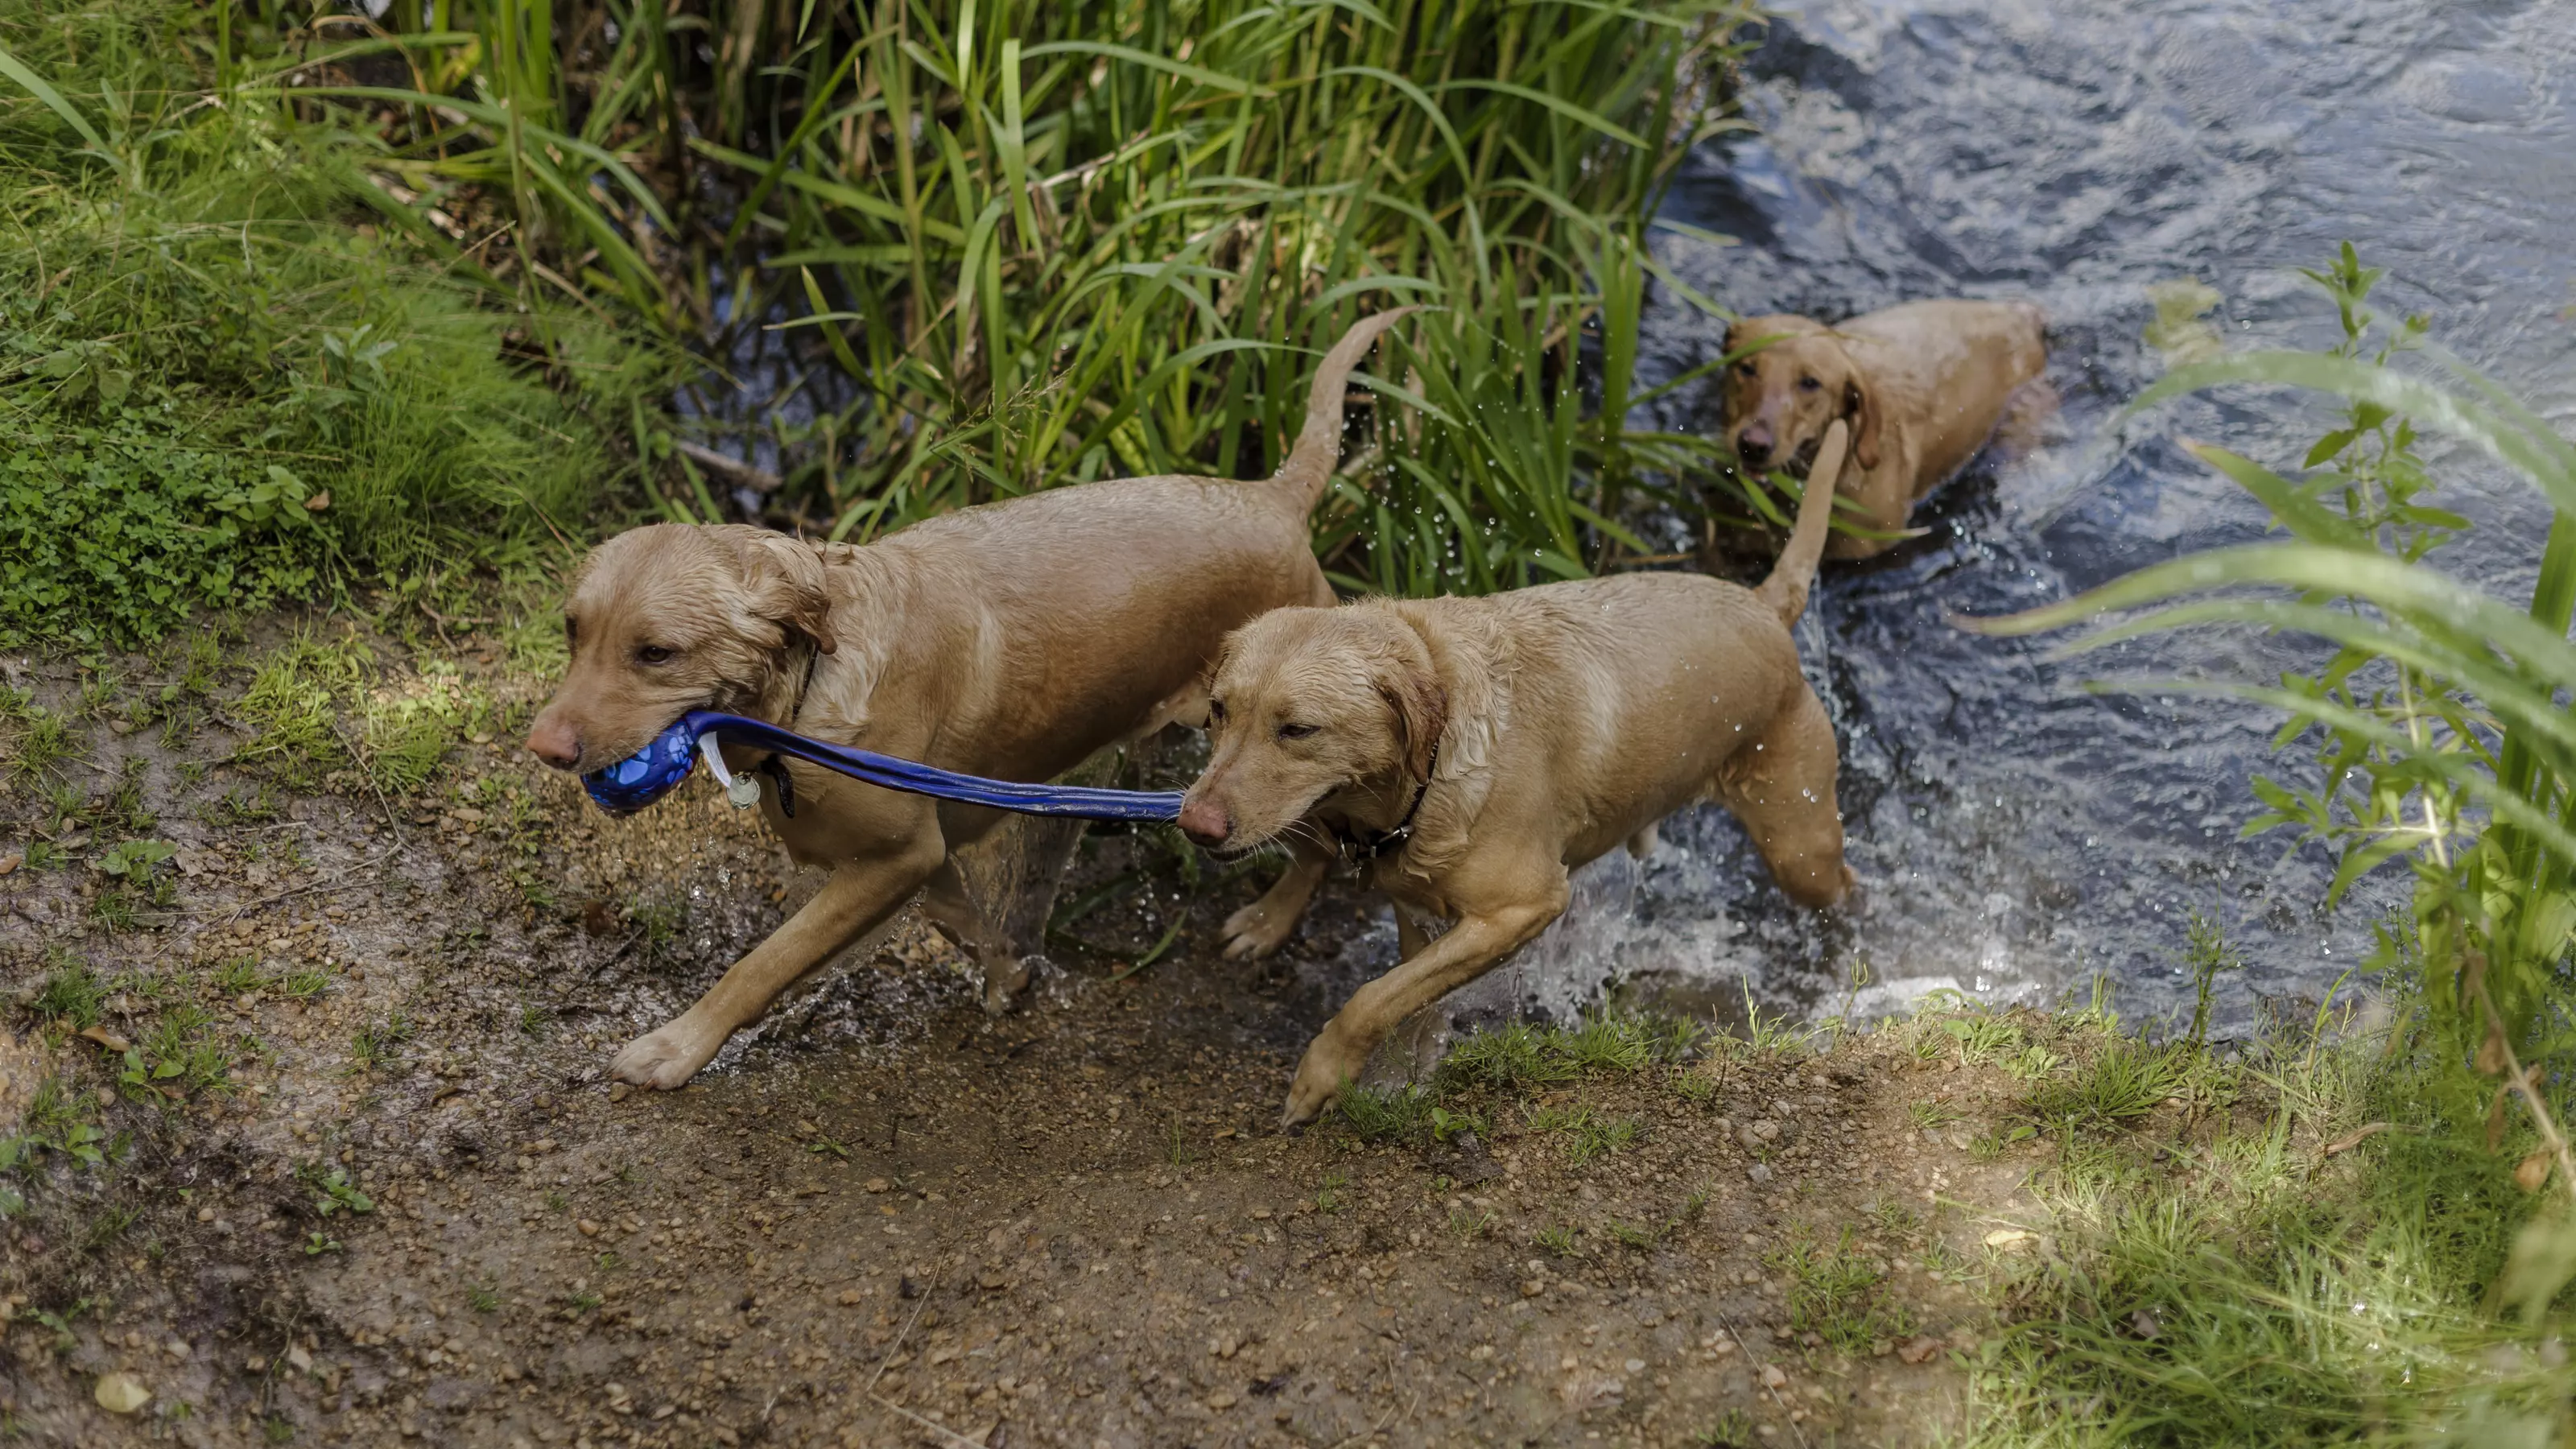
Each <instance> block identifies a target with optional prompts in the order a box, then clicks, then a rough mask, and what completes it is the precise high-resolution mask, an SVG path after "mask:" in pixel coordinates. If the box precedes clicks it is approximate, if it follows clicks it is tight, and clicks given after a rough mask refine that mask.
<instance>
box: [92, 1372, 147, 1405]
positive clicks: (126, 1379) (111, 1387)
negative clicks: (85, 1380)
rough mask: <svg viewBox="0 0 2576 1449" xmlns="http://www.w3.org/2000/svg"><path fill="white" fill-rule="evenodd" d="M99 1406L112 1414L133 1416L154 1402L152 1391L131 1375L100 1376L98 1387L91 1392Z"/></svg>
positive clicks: (113, 1374)
mask: <svg viewBox="0 0 2576 1449" xmlns="http://www.w3.org/2000/svg"><path fill="white" fill-rule="evenodd" d="M90 1396H91V1397H92V1398H95V1399H97V1400H98V1406H99V1407H100V1408H102V1409H105V1410H107V1411H108V1412H109V1413H111V1414H131V1413H133V1412H134V1411H135V1410H137V1409H140V1408H142V1407H143V1406H144V1405H145V1404H148V1403H150V1402H152V1391H151V1390H150V1389H147V1388H145V1387H144V1386H143V1381H142V1380H141V1379H138V1378H136V1377H135V1376H134V1375H132V1374H129V1373H112V1374H100V1375H99V1376H98V1386H97V1387H96V1388H95V1389H92V1390H91V1391H90Z"/></svg>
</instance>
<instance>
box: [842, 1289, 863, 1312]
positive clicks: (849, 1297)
mask: <svg viewBox="0 0 2576 1449" xmlns="http://www.w3.org/2000/svg"><path fill="white" fill-rule="evenodd" d="M866 1299H867V1295H865V1294H863V1293H861V1292H860V1291H859V1290H858V1289H856V1288H844V1289H842V1290H841V1306H842V1307H843V1308H856V1307H858V1306H859V1305H860V1304H861V1303H863V1302H865V1301H866Z"/></svg>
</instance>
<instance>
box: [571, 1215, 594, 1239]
mask: <svg viewBox="0 0 2576 1449" xmlns="http://www.w3.org/2000/svg"><path fill="white" fill-rule="evenodd" d="M573 1226H574V1227H576V1228H579V1229H581V1235H582V1236H583V1237H585V1238H595V1237H598V1236H599V1224H597V1223H595V1222H592V1221H591V1220H590V1219H588V1218H583V1219H581V1220H580V1221H578V1222H576V1223H574V1224H573Z"/></svg>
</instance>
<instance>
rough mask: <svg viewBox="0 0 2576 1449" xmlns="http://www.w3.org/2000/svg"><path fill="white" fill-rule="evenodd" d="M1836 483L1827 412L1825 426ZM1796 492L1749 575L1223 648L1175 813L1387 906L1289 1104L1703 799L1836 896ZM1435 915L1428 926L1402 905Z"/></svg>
mask: <svg viewBox="0 0 2576 1449" xmlns="http://www.w3.org/2000/svg"><path fill="white" fill-rule="evenodd" d="M1825 432H1826V436H1825V438H1824V441H1823V446H1822V448H1821V449H1820V450H1819V452H1818V455H1817V458H1816V466H1815V475H1814V476H1815V477H1817V478H1819V479H1827V480H1830V479H1833V478H1835V477H1837V476H1838V475H1839V474H1840V472H1841V470H1842V466H1843V461H1844V457H1845V453H1846V450H1847V449H1848V446H1849V431H1848V427H1847V425H1845V424H1843V423H1841V422H1839V421H1836V422H1834V423H1833V424H1832V425H1831V426H1830V427H1828V428H1827V429H1826V430H1825ZM1832 497H1833V489H1832V487H1831V486H1830V484H1827V485H1826V486H1822V487H1810V488H1808V489H1807V496H1806V498H1805V500H1804V501H1803V502H1802V503H1801V505H1800V507H1799V510H1798V521H1797V526H1796V528H1795V530H1794V531H1793V533H1792V534H1791V536H1790V540H1789V545H1788V547H1787V548H1786V549H1784V550H1783V551H1782V553H1781V556H1780V559H1779V562H1778V563H1777V564H1776V565H1775V566H1774V567H1773V569H1772V572H1771V576H1770V578H1769V579H1767V580H1765V581H1764V582H1763V584H1762V586H1761V587H1760V588H1758V589H1747V588H1744V587H1741V586H1740V585H1736V584H1731V583H1726V582H1723V581H1721V580H1718V579H1713V578H1708V577H1705V576H1702V575H1697V574H1674V573H1655V574H1629V575H1626V576H1624V577H1618V578H1605V579H1589V580H1583V581H1580V582H1575V583H1563V584H1548V585H1545V586H1542V587H1539V588H1531V589H1521V590H1518V591H1516V592H1513V593H1506V594H1496V595H1493V596H1491V597H1489V598H1481V599H1426V600H1419V601H1390V600H1383V599H1377V600H1368V601H1364V602H1361V603H1356V604H1350V605H1346V606H1343V607H1340V608H1330V609H1326V608H1294V609H1281V610H1279V611H1278V612H1276V613H1271V614H1265V615H1263V616H1262V617H1260V618H1259V619H1256V620H1254V621H1253V622H1252V623H1250V624H1248V625H1246V626H1244V628H1242V629H1241V630H1239V631H1237V632H1236V634H1235V635H1234V637H1232V638H1231V639H1229V640H1227V641H1226V645H1225V652H1224V655H1223V656H1222V658H1221V659H1220V661H1219V663H1218V665H1217V672H1216V682H1215V685H1214V687H1213V688H1212V689H1211V691H1210V700H1209V716H1208V717H1209V722H1210V728H1211V729H1213V730H1214V731H1215V744H1214V750H1213V753H1212V754H1211V756H1210V758H1209V761H1208V766H1207V769H1206V771H1205V772H1204V773H1203V774H1201V775H1200V776H1199V778H1198V780H1197V782H1196V783H1195V784H1193V785H1192V786H1191V787H1190V791H1189V794H1188V797H1187V799H1186V801H1185V803H1184V805H1183V808H1182V812H1181V828H1182V829H1183V830H1184V831H1186V832H1188V834H1189V835H1190V837H1191V838H1192V839H1193V840H1195V841H1197V842H1198V843H1200V844H1201V845H1204V846H1207V847H1209V848H1210V849H1212V850H1215V851H1217V852H1219V853H1220V854H1225V855H1242V854H1244V853H1247V852H1249V851H1251V850H1254V849H1257V848H1259V847H1261V846H1263V845H1266V844H1270V843H1272V842H1275V841H1295V842H1297V844H1298V846H1299V848H1300V850H1301V852H1303V853H1305V854H1315V853H1323V852H1328V851H1330V850H1333V849H1335V848H1339V849H1346V850H1349V851H1350V852H1352V853H1353V854H1355V855H1356V856H1358V857H1359V858H1360V859H1361V861H1362V862H1363V863H1364V865H1365V868H1366V870H1367V871H1368V874H1369V881H1370V884H1372V885H1374V886H1376V887H1377V888H1378V889H1380V890H1383V891H1385V892H1386V893H1387V894H1388V895H1389V896H1390V897H1392V898H1393V899H1394V900H1395V902H1396V904H1397V921H1398V930H1399V934H1400V935H1401V936H1402V938H1403V951H1404V957H1405V959H1404V961H1403V963H1402V964H1401V965H1399V966H1397V967H1396V968H1395V969H1394V970H1393V971H1390V972H1388V973H1387V974H1386V975H1385V976H1382V977H1380V978H1378V979H1377V980H1375V981H1372V982H1370V983H1369V984H1368V985H1366V986H1364V987H1362V988H1361V989H1360V990H1359V992H1358V993H1357V994H1355V995H1353V996H1352V998H1351V999H1350V1001H1349V1002H1348V1003H1347V1004H1346V1005H1344V1006H1343V1007H1342V1009H1341V1011H1340V1012H1339V1013H1338V1014H1337V1015H1335V1016H1334V1017H1333V1019H1332V1021H1331V1022H1330V1023H1329V1024H1327V1025H1326V1026H1325V1028H1324V1030H1323V1033H1322V1035H1320V1036H1318V1037H1317V1038H1316V1039H1315V1040H1314V1042H1313V1043H1312V1044H1311V1045H1309V1046H1308V1047H1307V1049H1306V1056H1305V1060H1304V1061H1303V1062H1302V1063H1300V1064H1299V1066H1298V1068H1297V1076H1296V1080H1295V1082H1294V1084H1293V1085H1292V1086H1291V1087H1290V1089H1289V1093H1288V1105H1287V1111H1286V1116H1285V1120H1286V1121H1287V1122H1288V1123H1289V1124H1291V1125H1294V1124H1297V1123H1302V1122H1307V1121H1311V1120H1313V1118H1314V1117H1315V1116H1316V1114H1317V1113H1319V1112H1321V1111H1322V1110H1323V1109H1324V1107H1325V1105H1326V1104H1327V1103H1329V1102H1330V1101H1331V1100H1332V1099H1333V1095H1334V1093H1336V1092H1337V1091H1339V1090H1340V1089H1341V1087H1342V1085H1343V1084H1344V1083H1345V1082H1348V1081H1350V1080H1351V1079H1352V1078H1353V1077H1354V1076H1356V1075H1357V1074H1358V1073H1359V1071H1360V1069H1361V1067H1362V1066H1364V1065H1365V1064H1366V1063H1367V1061H1368V1057H1369V1053H1370V1052H1371V1051H1372V1050H1374V1049H1375V1048H1376V1046H1377V1044H1378V1042H1379V1041H1380V1040H1381V1039H1382V1038H1384V1037H1385V1035H1386V1033H1387V1032H1388V1030H1389V1029H1391V1028H1392V1027H1394V1026H1395V1025H1396V1024H1397V1023H1399V1022H1401V1021H1402V1020H1404V1018H1406V1017H1407V1016H1409V1015H1411V1014H1412V1013H1413V1012H1415V1011H1417V1010H1420V1009H1421V1008H1423V1007H1425V1006H1428V1005H1430V1004H1431V1003H1432V1002H1434V1001H1437V1000H1439V999H1440V997H1442V996H1443V995H1445V994H1447V993H1448V992H1449V991H1451V990H1453V989H1455V988H1457V987H1459V986H1462V985H1464V984H1465V983H1467V982H1468V981H1471V980H1473V979H1475V978H1476V977H1477V976H1479V975H1481V974H1483V973H1484V972H1485V971H1486V970H1487V969H1489V968H1491V967H1492V966H1494V965H1495V964H1496V963H1498V962H1500V961H1501V960H1502V959H1503V957H1504V956H1506V955H1508V954H1509V953H1510V952H1511V951H1513V950H1514V949H1516V948H1517V947H1519V946H1520V945H1522V944H1523V943H1525V942H1527V941H1528V940H1529V939H1530V938H1531V937H1533V936H1535V935H1537V934H1538V933H1539V931H1540V930H1541V929H1543V928H1544V927H1545V926H1546V925H1547V923H1548V922H1550V921H1552V920H1554V919H1555V918H1556V916H1557V914H1558V912H1560V911H1562V910H1563V909H1564V908H1565V902H1566V895H1567V875H1568V873H1569V872H1570V871H1572V870H1574V869H1575V868H1577V867H1580V866H1582V865H1584V864H1585V863H1587V862H1589V861H1591V860H1592V859H1593V858H1594V857H1596V856H1599V855H1601V854H1603V853H1604V852H1606V851H1608V850H1610V849H1611V848H1612V847H1613V846H1616V845H1618V844H1620V843H1621V842H1623V841H1625V842H1627V843H1628V845H1629V848H1630V849H1631V850H1634V851H1636V852H1637V853H1639V854H1641V855H1642V854H1644V853H1645V852H1646V851H1648V850H1650V849H1652V847H1653V843H1654V830H1655V826H1656V823H1657V822H1658V821H1660V820H1662V819H1663V817H1664V816H1666V815H1669V814H1671V813H1672V812H1673V811H1675V810H1678V809H1680V808H1682V807H1683V806H1685V805H1688V804H1690V803H1692V802H1693V801H1697V800H1702V799H1713V800H1716V801H1718V802H1719V803H1721V804H1723V805H1725V806H1726V807H1727V809H1728V810H1730V811H1732V812H1733V813H1734V815H1735V817H1736V818H1737V819H1738V820H1740V821H1742V822H1743V824H1744V827H1745V829H1746V831H1747V832H1748V833H1749V834H1750V835H1751V836H1752V838H1753V843H1754V846H1755V847H1756V848H1757V849H1758V850H1759V851H1760V852H1761V854H1762V858H1763V860H1764V862H1765V863H1766V864H1768V865H1769V866H1770V869H1771V874H1772V878H1773V879H1775V880H1776V881H1778V882H1779V884H1780V886H1781V888H1782V889H1784V890H1786V891H1787V892H1788V893H1789V894H1790V895H1791V896H1792V897H1793V898H1795V899H1796V900H1798V901H1800V902H1802V903H1804V904H1807V905H1811V906H1827V905H1831V904H1834V903H1835V902H1837V901H1839V900H1841V899H1842V898H1843V895H1844V893H1845V892H1846V891H1847V890H1849V889H1850V887H1851V884H1852V873H1851V870H1850V868H1849V867H1848V866H1846V865H1845V864H1844V863H1843V827H1842V817H1841V814H1840V813H1839V812H1838V811H1837V809H1836V807H1835V803H1834V774H1835V769H1836V765H1837V753H1836V750H1835V745H1834V730H1833V722H1832V721H1831V720H1829V719H1828V718H1827V717H1826V715H1825V711H1824V706H1823V705H1822V704H1820V703H1819V702H1818V701H1817V699H1816V696H1815V692H1814V691H1813V690H1811V689H1809V688H1808V687H1807V682H1806V680H1805V679H1804V678H1803V677H1801V676H1800V674H1799V672H1798V650H1797V646H1796V645H1795V644H1794V643H1793V642H1792V641H1791V639H1790V636H1789V626H1790V625H1791V624H1793V623H1794V622H1796V620H1797V618H1798V616H1799V615H1800V614H1801V613H1803V612H1804V611H1805V609H1806V604H1807V589H1808V585H1809V584H1810V582H1812V581H1813V579H1814V577H1815V572H1816V561H1817V559H1818V557H1819V556H1820V555H1821V554H1822V552H1823V549H1824V543H1825V535H1826V531H1827V528H1828V524H1829V515H1830V514H1831V512H1832V507H1833V505H1832ZM1417 915H1419V916H1430V917H1440V918H1444V919H1447V920H1450V921H1453V922H1454V923H1455V924H1453V925H1452V926H1451V927H1450V928H1449V930H1448V931H1447V932H1446V933H1445V934H1443V935H1441V936H1440V937H1439V938H1438V939H1437V940H1428V941H1426V940H1425V939H1424V938H1423V933H1422V931H1421V929H1420V927H1419V925H1418V923H1417V921H1416V919H1415V917H1416V916H1417Z"/></svg>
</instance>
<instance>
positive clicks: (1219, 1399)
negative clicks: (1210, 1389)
mask: <svg viewBox="0 0 2576 1449" xmlns="http://www.w3.org/2000/svg"><path fill="white" fill-rule="evenodd" d="M1207 1406H1208V1407H1209V1408H1211V1409H1215V1410H1217V1411H1218V1412H1220V1413H1222V1412H1224V1411H1225V1410H1227V1409H1231V1408H1233V1407H1234V1395H1232V1394H1229V1393H1227V1392H1225V1391H1224V1390H1223V1389H1219V1390H1217V1391H1216V1392H1215V1393H1213V1394H1210V1395H1208V1401H1207Z"/></svg>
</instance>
